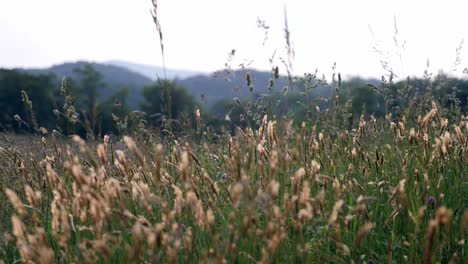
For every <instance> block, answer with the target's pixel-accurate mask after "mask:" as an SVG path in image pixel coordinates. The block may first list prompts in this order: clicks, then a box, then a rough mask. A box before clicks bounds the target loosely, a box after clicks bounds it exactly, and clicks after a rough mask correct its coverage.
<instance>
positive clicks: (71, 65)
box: [23, 61, 153, 109]
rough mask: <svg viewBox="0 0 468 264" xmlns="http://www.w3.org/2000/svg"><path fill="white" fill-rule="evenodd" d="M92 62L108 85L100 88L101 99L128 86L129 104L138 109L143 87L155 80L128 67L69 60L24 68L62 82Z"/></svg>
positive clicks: (75, 77) (74, 75)
mask: <svg viewBox="0 0 468 264" xmlns="http://www.w3.org/2000/svg"><path fill="white" fill-rule="evenodd" d="M87 63H90V64H91V65H92V66H93V67H94V69H95V70H97V71H98V72H100V73H101V74H102V76H103V80H104V82H105V83H106V86H104V87H101V88H100V89H99V92H100V94H99V95H100V101H102V100H105V99H107V98H109V97H111V96H112V95H113V94H114V93H116V92H117V91H119V90H120V89H122V88H128V89H129V91H130V93H129V105H130V108H131V109H138V104H139V102H140V101H141V100H142V89H143V87H145V86H148V85H150V84H151V83H152V82H153V81H152V80H151V79H150V78H148V77H146V76H143V75H141V74H139V73H136V72H133V71H130V70H128V69H125V68H122V67H117V66H114V65H107V64H101V63H94V62H85V61H78V62H67V63H63V64H59V65H54V66H52V67H50V68H45V69H23V70H25V71H28V72H30V73H33V74H49V73H52V74H54V75H55V76H56V77H57V81H58V82H60V81H61V80H62V78H63V77H67V78H71V79H77V78H78V76H77V74H76V73H75V72H74V69H76V68H82V67H84V65H85V64H87Z"/></svg>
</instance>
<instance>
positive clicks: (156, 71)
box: [105, 60, 203, 80]
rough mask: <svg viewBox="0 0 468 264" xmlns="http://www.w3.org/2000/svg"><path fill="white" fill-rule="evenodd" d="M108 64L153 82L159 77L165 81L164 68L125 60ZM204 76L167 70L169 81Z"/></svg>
mask: <svg viewBox="0 0 468 264" xmlns="http://www.w3.org/2000/svg"><path fill="white" fill-rule="evenodd" d="M105 63H106V64H110V65H114V66H118V67H123V68H126V69H128V70H130V71H133V72H137V73H139V74H141V75H144V76H146V77H148V78H150V79H151V80H156V79H157V78H158V77H159V78H160V79H164V68H163V67H159V66H154V65H148V64H140V63H133V62H128V61H123V60H111V61H107V62H105ZM200 74H203V73H202V72H197V71H191V70H178V69H170V68H166V78H167V79H185V78H188V77H192V76H195V75H200Z"/></svg>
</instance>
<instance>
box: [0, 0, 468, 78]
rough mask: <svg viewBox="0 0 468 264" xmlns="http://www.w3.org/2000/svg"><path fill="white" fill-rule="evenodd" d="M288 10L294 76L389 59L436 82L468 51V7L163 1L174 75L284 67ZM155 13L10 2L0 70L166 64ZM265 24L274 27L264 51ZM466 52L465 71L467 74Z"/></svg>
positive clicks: (0, 15)
mask: <svg viewBox="0 0 468 264" xmlns="http://www.w3.org/2000/svg"><path fill="white" fill-rule="evenodd" d="M464 2H465V3H464ZM285 6H286V10H287V17H288V24H289V30H290V33H291V41H292V43H293V47H294V50H295V58H294V61H293V66H294V68H293V70H294V73H296V74H301V73H303V72H313V71H315V69H316V68H318V70H319V72H320V73H331V72H332V70H331V68H332V65H333V63H334V62H336V63H337V71H339V72H342V73H343V75H344V76H346V75H362V76H375V77H378V76H381V75H382V74H383V73H384V71H383V69H382V67H381V66H380V63H379V60H381V59H384V60H387V61H389V63H390V65H391V67H392V68H394V70H395V72H396V73H397V74H399V75H402V76H403V75H415V74H416V75H421V74H422V73H423V72H424V70H425V69H426V63H427V60H428V59H429V62H430V70H431V71H433V72H434V73H436V72H437V71H438V70H439V69H444V70H445V71H446V72H449V71H452V70H453V68H454V63H455V60H456V48H457V47H458V46H459V45H460V43H461V41H462V40H463V39H465V40H466V41H467V42H468V28H467V26H468V15H466V10H468V9H467V7H468V3H466V1H448V0H446V1H428V0H425V1H408V0H406V1H395V0H394V1H377V0H372V1H349V0H344V1H338V0H336V1H331V0H327V1H305V0H290V1H284V0H281V1H280V0H196V1H195V0H160V1H159V16H160V17H159V19H160V22H161V25H162V30H163V35H164V45H165V59H166V66H167V67H170V68H178V69H191V70H199V71H205V72H211V71H214V70H217V69H220V68H223V66H224V63H225V62H226V60H227V54H228V52H229V51H230V50H232V49H236V51H237V52H236V56H235V58H234V61H233V66H235V65H238V64H240V63H244V62H249V61H252V60H253V63H252V65H251V66H252V67H255V68H259V69H269V68H270V67H271V66H270V62H269V58H270V57H271V56H272V55H273V53H274V52H275V50H276V55H275V57H274V61H273V63H274V64H275V65H277V64H281V60H280V58H281V57H283V58H284V57H285V56H286V50H285V39H284V30H283V29H284V13H285V12H284V9H285ZM150 8H151V1H150V0H80V1H76V0H74V1H71V0H41V1H37V0H2V1H0V36H1V39H0V67H9V68H10V67H47V66H50V65H53V64H58V63H62V62H65V61H76V60H91V61H97V62H101V61H107V60H112V59H121V60H127V61H132V62H137V63H145V64H153V65H162V60H161V55H160V48H159V39H158V36H157V33H156V30H155V26H154V24H153V22H152V18H151V15H150ZM257 18H260V19H262V20H264V21H265V22H266V24H267V25H268V26H269V27H270V28H269V31H268V40H267V41H266V43H265V44H264V45H263V39H264V32H263V30H262V29H260V28H258V27H257V22H256V21H257ZM395 21H396V24H397V28H398V33H397V34H395V26H394V25H395V23H394V22H395ZM394 36H396V39H397V42H398V45H399V47H397V45H396V44H395V42H394ZM403 43H406V45H405V47H404V48H402V45H403ZM466 44H468V43H466ZM375 45H377V46H378V47H379V49H380V50H381V51H382V52H383V53H384V54H386V55H379V54H377V53H376V52H374V51H373V47H374V46H375ZM465 51H466V47H462V49H461V52H460V58H461V59H462V61H461V64H460V65H459V66H458V72H461V70H462V69H463V68H465V67H467V66H468V57H467V56H466V55H467V54H468V53H467V52H465ZM400 55H401V56H400ZM400 57H401V59H400Z"/></svg>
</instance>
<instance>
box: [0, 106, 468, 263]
mask: <svg viewBox="0 0 468 264" xmlns="http://www.w3.org/2000/svg"><path fill="white" fill-rule="evenodd" d="M427 98H429V99H430V100H427ZM340 109H341V108H339V107H336V108H330V109H328V110H324V111H317V113H316V115H317V117H316V118H315V119H314V120H309V121H307V120H306V121H304V122H302V123H299V124H298V123H295V122H294V120H293V119H288V118H277V117H276V116H274V115H273V116H271V117H270V116H268V115H263V116H262V117H261V118H260V119H259V120H258V122H257V123H253V124H252V125H250V126H244V127H237V128H236V131H235V133H229V132H224V133H222V134H219V135H217V136H216V137H215V136H213V135H211V133H210V132H209V131H207V128H206V126H205V125H204V120H203V118H204V117H203V113H200V111H196V112H195V113H194V115H195V118H196V120H197V125H196V127H195V128H194V129H192V130H187V131H185V133H179V134H177V135H175V134H170V135H162V134H158V133H152V131H151V130H150V129H143V128H141V129H140V130H138V131H134V132H132V133H131V134H129V135H123V136H118V137H109V136H104V137H100V138H97V139H95V140H84V139H82V138H80V137H79V136H68V137H67V136H63V135H60V134H59V133H56V131H47V130H46V129H42V130H41V131H42V135H34V136H33V135H22V136H18V135H11V134H2V135H1V139H0V146H1V147H0V212H1V220H2V221H1V223H0V263H18V262H23V263H96V262H98V263H131V262H135V263H159V262H168V263H187V262H189V263H190V262H203V263H213V262H215V263H231V262H235V263H257V262H259V263H298V262H299V263H466V261H467V260H468V252H467V251H468V248H467V244H466V235H467V232H468V211H467V210H466V208H467V204H468V199H467V188H468V186H467V184H468V182H467V179H468V178H467V174H468V155H467V154H468V118H467V117H466V113H464V112H463V111H461V112H460V111H459V112H458V113H455V112H454V111H453V110H451V109H447V108H445V107H444V106H443V105H442V104H441V103H440V102H439V101H438V100H437V98H433V97H432V98H431V97H424V98H423V99H421V100H418V101H417V102H413V103H412V104H410V106H408V107H406V108H404V109H402V111H401V113H400V114H399V115H398V116H395V115H392V113H388V114H387V115H385V117H382V118H375V117H374V116H371V115H362V116H361V117H360V118H357V119H356V122H354V123H352V124H348V123H347V122H344V121H342V119H343V118H341V115H342V112H341V110H340ZM343 123H346V125H343ZM349 125H351V127H350V128H347V126H349Z"/></svg>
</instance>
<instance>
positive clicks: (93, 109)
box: [74, 64, 106, 131]
mask: <svg viewBox="0 0 468 264" xmlns="http://www.w3.org/2000/svg"><path fill="white" fill-rule="evenodd" d="M74 72H75V73H76V74H77V75H78V79H79V84H80V91H81V93H82V95H83V97H82V98H81V102H82V103H83V106H84V109H83V112H84V114H85V116H84V117H85V118H86V117H87V118H88V119H89V120H85V121H89V124H90V128H91V130H92V131H95V128H96V117H97V110H98V109H97V100H98V96H99V94H98V88H101V87H104V86H105V85H106V84H105V82H104V81H103V79H102V74H101V73H100V72H98V71H96V70H95V69H94V67H93V66H92V65H91V64H85V66H84V67H83V68H76V69H74Z"/></svg>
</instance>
